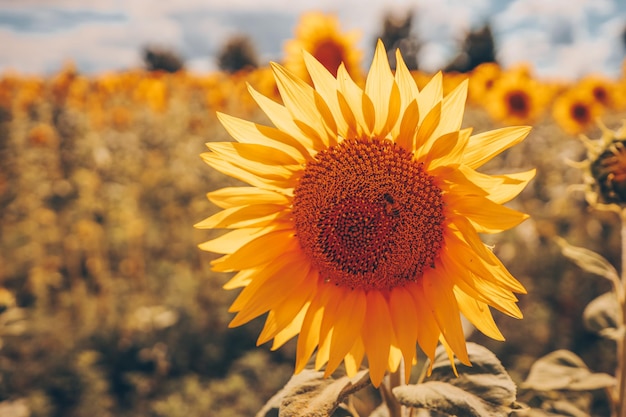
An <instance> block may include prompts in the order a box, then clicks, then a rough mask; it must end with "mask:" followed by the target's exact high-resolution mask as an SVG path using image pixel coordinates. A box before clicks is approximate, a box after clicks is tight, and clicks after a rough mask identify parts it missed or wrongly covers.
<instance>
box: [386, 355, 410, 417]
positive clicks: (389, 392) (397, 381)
mask: <svg viewBox="0 0 626 417" xmlns="http://www.w3.org/2000/svg"><path fill="white" fill-rule="evenodd" d="M402 362H404V360H403V361H402ZM402 362H401V363H400V366H398V369H397V370H396V371H394V372H391V373H389V374H388V375H387V376H386V377H385V381H384V382H383V384H382V385H381V386H380V388H381V389H380V393H381V396H382V398H383V401H384V403H385V405H386V406H387V409H388V410H389V417H404V415H405V412H404V409H405V407H403V406H402V404H400V403H399V402H398V400H397V399H396V397H395V396H394V395H393V389H394V388H395V387H399V386H400V385H404V375H403V369H404V364H403V363H402Z"/></svg>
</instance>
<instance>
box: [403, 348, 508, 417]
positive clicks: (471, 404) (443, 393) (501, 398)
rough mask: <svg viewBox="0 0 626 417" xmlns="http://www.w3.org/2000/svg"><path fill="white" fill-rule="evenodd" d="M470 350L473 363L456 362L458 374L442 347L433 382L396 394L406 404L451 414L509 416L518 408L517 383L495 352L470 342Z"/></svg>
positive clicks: (435, 365)
mask: <svg viewBox="0 0 626 417" xmlns="http://www.w3.org/2000/svg"><path fill="white" fill-rule="evenodd" d="M467 351H468V354H469V357H470V361H471V362H472V366H471V367H467V366H464V365H462V364H461V363H459V362H458V361H455V363H456V367H457V370H458V371H459V376H458V377H457V376H456V375H455V374H454V371H453V370H452V367H451V366H450V362H449V359H448V357H447V354H446V352H445V350H444V349H442V348H441V347H440V348H439V350H438V352H437V354H436V355H435V361H434V364H433V372H432V374H431V377H430V379H429V381H428V382H425V383H422V384H419V385H405V386H400V387H396V388H394V390H393V393H394V395H395V396H396V398H397V399H398V401H399V402H400V403H401V404H404V405H406V406H410V407H417V408H427V409H429V410H433V411H437V412H442V413H446V414H450V415H459V416H461V415H462V416H493V417H499V416H508V415H509V413H510V412H511V411H512V410H513V409H515V408H517V404H516V403H515V395H516V387H515V384H514V383H513V381H512V380H511V378H510V377H509V375H508V374H507V372H506V370H505V369H504V367H503V366H502V364H501V363H500V361H499V360H498V358H496V356H495V355H494V354H493V353H492V352H491V351H489V350H488V349H486V348H485V347H483V346H480V345H478V344H476V343H468V344H467Z"/></svg>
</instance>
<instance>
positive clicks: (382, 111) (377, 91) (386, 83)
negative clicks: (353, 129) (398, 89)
mask: <svg viewBox="0 0 626 417" xmlns="http://www.w3.org/2000/svg"><path fill="white" fill-rule="evenodd" d="M394 84H395V82H394V79H393V74H392V73H391V68H390V67H389V60H388V59H387V52H386V51H385V46H384V45H383V42H382V41H381V40H380V39H379V40H378V43H377V44H376V51H375V52H374V59H373V61H372V66H371V67H370V70H369V73H368V74H367V80H366V81H365V94H367V96H368V97H369V98H370V99H371V100H372V103H373V104H374V117H375V123H374V126H373V131H372V134H373V135H376V136H379V137H384V136H385V135H386V134H387V132H388V131H389V130H387V132H385V131H384V130H385V126H389V125H390V124H395V120H394V122H393V123H388V121H387V119H388V116H390V113H389V110H390V109H393V112H394V113H396V114H395V116H396V118H397V114H398V113H399V110H400V109H399V107H398V104H399V103H397V102H396V103H390V101H389V99H390V97H391V90H392V88H393V86H394ZM399 98H400V97H397V100H399ZM392 106H393V107H392Z"/></svg>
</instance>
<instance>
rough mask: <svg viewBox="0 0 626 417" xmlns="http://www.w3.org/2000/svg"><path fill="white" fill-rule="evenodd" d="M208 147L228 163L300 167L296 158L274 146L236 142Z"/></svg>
mask: <svg viewBox="0 0 626 417" xmlns="http://www.w3.org/2000/svg"><path fill="white" fill-rule="evenodd" d="M206 146H207V148H209V149H210V150H212V151H213V152H215V153H217V154H219V155H222V156H223V157H224V159H226V160H228V161H236V160H241V159H242V158H243V159H245V160H246V163H248V161H250V162H257V163H261V164H266V165H286V166H294V165H295V166H299V165H300V162H299V161H297V160H296V159H295V158H293V157H291V156H290V155H289V154H287V153H285V152H283V151H281V150H280V149H276V148H274V147H272V146H267V145H259V144H256V143H236V142H208V143H207V144H206Z"/></svg>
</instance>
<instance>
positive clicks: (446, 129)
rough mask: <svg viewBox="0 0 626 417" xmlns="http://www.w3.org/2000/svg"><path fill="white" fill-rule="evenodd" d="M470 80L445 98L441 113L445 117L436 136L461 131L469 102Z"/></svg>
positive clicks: (464, 81) (462, 83)
mask: <svg viewBox="0 0 626 417" xmlns="http://www.w3.org/2000/svg"><path fill="white" fill-rule="evenodd" d="M467 85H468V80H467V79H465V80H463V81H462V82H461V83H460V84H459V85H458V86H457V87H456V88H455V89H454V90H453V91H452V92H451V93H450V94H448V95H447V96H445V97H444V98H443V101H442V105H441V113H442V114H444V115H445V117H443V118H442V119H441V123H439V127H438V129H437V133H436V136H441V135H445V134H446V133H450V132H455V131H458V130H459V129H461V123H462V122H463V114H464V112H465V102H466V100H467Z"/></svg>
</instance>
